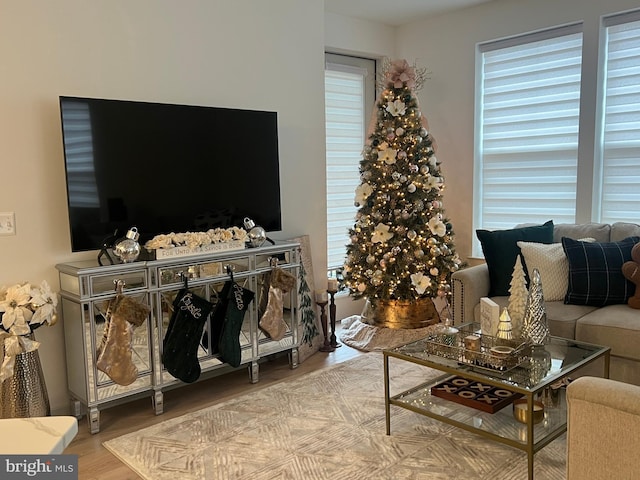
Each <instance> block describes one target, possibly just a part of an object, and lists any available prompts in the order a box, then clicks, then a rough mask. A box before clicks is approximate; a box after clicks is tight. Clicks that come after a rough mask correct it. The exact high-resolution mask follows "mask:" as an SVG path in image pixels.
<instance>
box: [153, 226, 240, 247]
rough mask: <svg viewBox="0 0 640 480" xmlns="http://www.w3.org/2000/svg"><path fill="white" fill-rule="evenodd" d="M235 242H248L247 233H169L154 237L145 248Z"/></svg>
mask: <svg viewBox="0 0 640 480" xmlns="http://www.w3.org/2000/svg"><path fill="white" fill-rule="evenodd" d="M233 240H241V241H243V242H244V241H246V240H247V231H246V230H244V229H242V228H239V227H230V228H212V229H210V230H207V231H206V232H185V233H173V232H172V233H167V234H160V235H156V236H155V237H153V238H152V239H151V240H149V241H148V242H147V243H145V245H144V246H145V247H146V248H147V249H149V250H156V249H159V248H174V247H181V246H186V247H190V248H197V247H203V246H206V245H209V244H212V243H225V242H230V241H233Z"/></svg>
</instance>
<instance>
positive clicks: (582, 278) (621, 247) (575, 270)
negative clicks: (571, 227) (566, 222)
mask: <svg viewBox="0 0 640 480" xmlns="http://www.w3.org/2000/svg"><path fill="white" fill-rule="evenodd" d="M638 241H640V237H629V238H626V239H624V240H621V241H619V242H594V243H589V242H581V241H578V240H573V239H571V238H566V237H564V238H563V239H562V245H563V247H564V251H565V253H566V254H567V259H568V260H569V288H568V290H567V295H566V296H565V300H564V301H565V303H570V304H576V305H592V306H595V307H602V306H605V305H614V304H619V303H626V302H627V299H628V298H629V297H630V296H631V295H632V294H633V293H634V291H635V285H633V283H631V282H629V281H628V280H627V279H626V278H624V275H623V274H622V264H623V263H624V262H627V261H629V260H631V248H632V247H633V246H634V245H635V244H636V243H637V242H638Z"/></svg>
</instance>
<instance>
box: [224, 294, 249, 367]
mask: <svg viewBox="0 0 640 480" xmlns="http://www.w3.org/2000/svg"><path fill="white" fill-rule="evenodd" d="M253 297H254V293H253V292H252V291H251V290H247V289H246V288H243V287H241V286H240V285H238V284H237V283H233V286H232V288H231V291H230V292H229V298H228V305H227V310H226V314H225V317H224V324H223V326H222V332H221V334H220V342H219V344H218V347H219V350H220V358H221V359H222V360H223V361H224V362H226V363H228V364H229V365H231V366H232V367H237V366H239V365H240V363H241V361H242V349H241V347H240V330H242V321H243V320H244V314H245V313H246V311H247V309H248V308H249V304H250V303H251V300H253Z"/></svg>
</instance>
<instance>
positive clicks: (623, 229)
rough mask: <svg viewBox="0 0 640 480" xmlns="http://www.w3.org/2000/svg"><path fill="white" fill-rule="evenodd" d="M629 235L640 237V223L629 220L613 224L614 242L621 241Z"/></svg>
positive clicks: (612, 239)
mask: <svg viewBox="0 0 640 480" xmlns="http://www.w3.org/2000/svg"><path fill="white" fill-rule="evenodd" d="M627 237H640V225H638V224H636V223H627V222H616V223H614V224H613V225H611V241H612V242H619V241H620V240H623V239H625V238H627Z"/></svg>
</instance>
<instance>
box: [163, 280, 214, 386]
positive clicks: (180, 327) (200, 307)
mask: <svg viewBox="0 0 640 480" xmlns="http://www.w3.org/2000/svg"><path fill="white" fill-rule="evenodd" d="M212 308H213V304H211V302H208V301H207V300H205V299H204V298H201V297H199V296H197V295H195V294H194V293H193V292H190V291H188V290H184V289H183V290H180V292H179V293H178V296H177V297H176V299H175V301H174V302H173V314H172V316H171V320H170V321H169V327H168V328H167V333H166V335H165V337H164V340H163V352H162V363H163V364H164V366H165V368H166V369H167V371H168V372H169V373H170V374H171V375H173V376H174V377H176V378H177V379H179V380H182V381H183V382H185V383H192V382H195V381H196V380H197V379H198V378H199V377H200V362H199V361H198V347H199V346H200V339H201V338H202V329H203V328H204V324H205V322H206V321H207V318H208V317H209V314H210V313H211V310H212Z"/></svg>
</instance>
